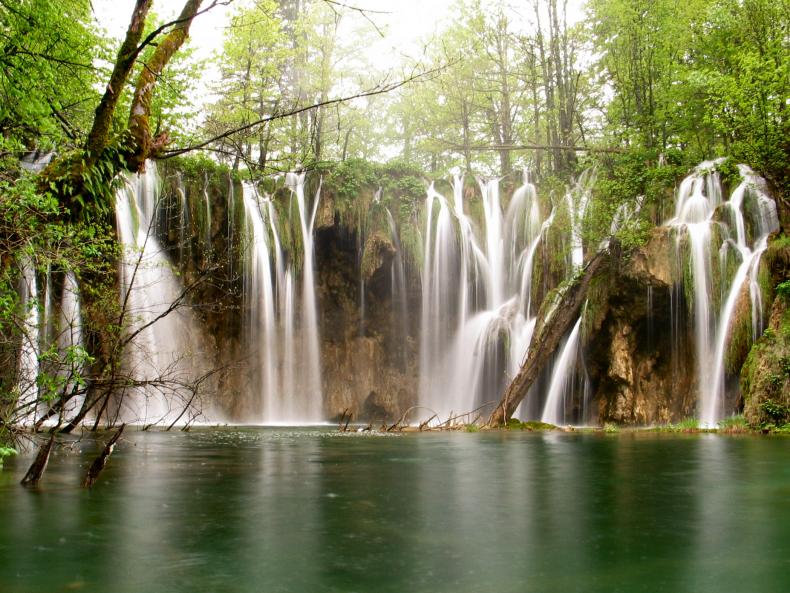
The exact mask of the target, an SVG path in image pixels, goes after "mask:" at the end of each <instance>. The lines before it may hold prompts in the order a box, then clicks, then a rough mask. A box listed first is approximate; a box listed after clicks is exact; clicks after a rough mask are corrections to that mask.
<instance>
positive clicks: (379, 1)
mask: <svg viewBox="0 0 790 593" xmlns="http://www.w3.org/2000/svg"><path fill="white" fill-rule="evenodd" d="M251 1H252V0H233V1H232V2H231V3H230V5H229V6H223V5H219V6H216V7H214V8H212V9H211V11H209V12H208V13H206V14H203V15H201V16H199V17H198V18H197V19H195V21H194V22H193V24H192V28H191V31H190V38H191V39H190V45H191V47H193V48H194V50H195V58H196V59H208V58H210V57H211V56H212V55H213V54H215V53H217V52H218V51H219V49H220V48H221V46H222V37H223V34H224V32H225V29H226V27H227V25H228V22H229V17H230V14H231V13H232V12H233V10H234V9H235V8H237V7H239V6H241V5H246V4H250V3H251ZM502 1H503V2H505V3H506V4H507V5H508V6H510V8H509V9H508V11H509V13H510V14H511V16H512V19H511V20H512V22H514V23H515V24H516V27H518V23H519V22H522V23H523V22H524V16H526V18H527V19H529V15H531V14H532V8H531V7H532V3H531V2H528V1H527V0H502ZM583 1H584V0H569V2H568V13H569V14H568V16H569V19H568V20H569V22H571V23H573V22H576V21H578V20H580V19H581V16H582V11H581V8H580V6H581V5H582V3H583ZM455 2H456V0H338V4H345V5H347V6H353V7H358V8H361V9H365V10H369V11H371V12H369V13H368V16H369V17H370V18H371V19H372V20H373V21H374V22H375V23H376V25H377V27H378V28H379V29H380V30H381V31H383V32H384V33H385V37H384V38H383V39H379V40H378V41H377V42H375V43H370V44H369V45H367V46H365V47H361V48H359V50H360V57H361V58H362V59H363V60H365V61H366V62H367V63H369V64H372V65H375V67H376V68H377V69H379V70H382V71H385V70H399V65H400V64H401V63H402V62H401V60H402V58H403V57H409V58H412V59H414V60H416V61H419V57H420V56H421V55H422V53H423V50H424V47H425V44H426V43H430V38H431V37H432V35H433V34H434V33H437V32H439V31H441V30H442V29H443V28H444V27H446V26H447V25H448V24H450V23H451V22H452V21H453V19H454V16H455V14H454V11H453V5H454V4H455ZM134 3H135V2H134V0H93V1H92V5H93V8H94V11H95V15H96V19H97V21H98V23H99V25H100V26H101V27H102V28H104V29H105V30H106V31H107V33H108V34H109V35H110V36H112V37H115V38H118V39H120V38H121V37H123V34H124V32H125V31H126V27H127V25H128V22H129V17H130V15H131V13H132V8H133V7H134ZM488 3H490V4H491V5H492V6H495V5H498V4H499V3H500V0H484V1H483V4H484V5H486V4H488ZM183 4H184V0H154V3H153V11H154V12H155V13H156V14H157V15H158V16H159V17H160V18H162V19H167V20H171V19H173V18H175V17H176V16H177V15H178V13H179V11H180V10H181V7H182V6H183ZM205 4H206V5H208V4H209V2H208V1H206V2H205ZM338 10H345V13H346V14H347V15H348V16H349V17H351V18H354V19H357V20H358V21H359V22H361V23H362V26H369V27H370V30H371V31H372V32H373V31H375V30H374V28H373V26H372V25H370V24H368V23H366V22H365V21H364V20H361V17H360V16H359V14H358V13H356V12H354V11H349V10H347V9H342V8H338ZM374 11H375V12H374ZM522 11H523V13H524V15H521V14H519V13H521V12H522ZM344 20H348V19H344ZM525 26H528V25H525ZM372 37H373V38H377V35H372ZM395 77H397V74H395ZM217 78H218V71H217V68H216V67H214V66H212V65H211V64H209V65H208V66H207V68H206V70H205V71H204V74H203V79H202V80H201V81H198V83H197V85H196V87H197V88H196V89H195V91H196V92H195V94H194V95H193V97H195V98H196V99H197V103H198V104H199V103H203V102H204V101H206V100H207V97H208V96H210V92H209V91H208V89H209V88H211V87H212V85H213V84H214V83H215V82H216V80H217Z"/></svg>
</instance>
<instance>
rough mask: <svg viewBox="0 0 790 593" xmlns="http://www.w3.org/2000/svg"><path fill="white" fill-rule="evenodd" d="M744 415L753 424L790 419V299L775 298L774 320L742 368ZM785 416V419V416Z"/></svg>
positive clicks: (758, 424)
mask: <svg viewBox="0 0 790 593" xmlns="http://www.w3.org/2000/svg"><path fill="white" fill-rule="evenodd" d="M741 392H742V394H743V399H744V415H745V416H746V418H747V420H748V422H749V424H751V425H752V426H763V425H767V424H774V425H777V424H778V422H779V421H780V420H781V421H783V422H787V421H788V420H790V418H788V417H787V416H786V415H785V414H783V413H780V412H781V411H782V410H787V409H790V299H788V298H786V297H784V296H779V297H777V298H776V300H775V301H774V304H773V307H772V313H771V323H770V326H769V328H768V329H766V330H765V332H764V333H763V335H762V336H761V337H760V339H759V340H757V342H755V344H754V346H752V349H751V350H750V351H749V354H748V356H747V358H746V362H745V364H744V365H743V368H742V369H741ZM782 419H783V420H782Z"/></svg>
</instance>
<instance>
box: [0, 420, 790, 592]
mask: <svg viewBox="0 0 790 593" xmlns="http://www.w3.org/2000/svg"><path fill="white" fill-rule="evenodd" d="M81 446H83V447H84V448H85V449H86V451H85V453H84V454H82V455H77V454H74V455H68V456H64V455H59V456H58V457H57V458H56V459H55V460H53V463H52V465H51V468H50V470H49V472H48V474H47V476H46V478H45V483H44V484H43V485H42V488H41V489H40V490H38V491H27V490H24V489H22V488H21V487H19V486H18V485H17V481H18V479H19V478H21V475H22V474H23V473H24V470H25V464H26V462H27V461H29V460H27V459H19V460H15V461H12V462H11V463H10V464H9V465H8V467H7V468H6V470H5V471H4V472H3V473H1V474H0V501H1V504H0V524H1V525H2V529H0V558H1V559H2V560H1V561H0V591H3V593H18V592H22V591H24V592H26V593H36V592H42V593H43V592H47V593H50V592H53V591H66V590H80V591H96V592H106V591H113V592H119V593H126V592H129V593H131V592H140V591H144V592H146V593H158V592H162V593H165V592H167V593H174V592H176V593H177V592H181V591H183V592H190V593H193V592H196V591H212V592H214V591H218V592H222V591H233V592H242V593H247V592H250V593H252V592H258V591H267V592H269V591H282V592H324V591H326V592H334V591H338V592H340V591H360V592H363V591H376V592H402V591H410V592H412V591H414V592H421V591H425V592H428V591H430V592H444V591H446V592H451V591H452V592H453V593H464V592H472V591H497V592H510V591H512V592H514V593H516V592H517V593H525V592H527V593H529V592H532V591H535V592H538V591H585V592H597V591H601V592H603V591H606V592H607V593H608V592H610V591H628V592H631V591H657V592H661V591H667V592H673V593H675V592H678V591H702V592H704V591H735V590H744V591H746V590H750V591H757V590H759V591H781V590H783V587H784V578H785V576H786V574H787V572H788V570H787V569H788V568H790V567H789V566H788V560H787V559H788V558H790V549H789V547H790V504H789V503H788V500H790V496H788V494H790V474H788V472H787V470H786V462H787V445H786V442H785V441H783V440H772V439H757V438H751V437H747V438H727V437H719V436H714V435H700V436H680V437H678V436H669V437H667V436H665V435H638V434H637V435H632V434H623V435H617V436H607V435H580V434H563V433H548V434H528V433H482V434H471V435H470V434H424V435H408V436H398V437H390V438H376V437H365V436H363V437H356V436H352V435H346V436H340V435H338V434H333V433H332V434H330V433H322V432H317V431H309V430H286V429H277V430H273V429H266V430H261V429H252V428H250V429H233V430H224V431H208V430H203V431H197V432H195V433H190V434H181V433H178V434H162V433H160V434H156V433H153V434H143V433H136V434H135V433H132V434H131V435H130V436H129V438H128V440H127V441H126V442H125V443H123V444H122V446H121V447H120V448H119V450H118V452H117V453H116V455H115V456H114V457H113V458H112V460H111V463H110V465H109V466H108V468H107V470H106V472H105V474H104V475H103V476H102V479H101V481H100V482H99V484H98V485H97V486H96V487H95V488H94V490H92V491H90V492H88V491H83V490H82V489H80V488H79V485H78V484H79V479H80V476H81V475H82V473H83V471H84V469H85V467H86V465H87V463H88V462H89V460H90V458H91V455H93V454H95V450H94V448H93V447H91V446H90V444H88V443H83V444H82V445H81Z"/></svg>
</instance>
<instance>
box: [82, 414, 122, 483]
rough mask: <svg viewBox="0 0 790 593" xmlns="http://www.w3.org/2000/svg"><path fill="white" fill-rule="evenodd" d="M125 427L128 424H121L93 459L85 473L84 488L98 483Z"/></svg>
mask: <svg viewBox="0 0 790 593" xmlns="http://www.w3.org/2000/svg"><path fill="white" fill-rule="evenodd" d="M124 428H126V425H125V424H121V428H119V429H118V432H116V433H115V434H114V435H112V438H111V439H110V440H109V441H107V444H106V445H105V446H104V449H102V452H101V453H100V454H99V456H98V457H97V458H96V459H94V460H93V463H92V464H91V466H90V469H88V473H87V474H86V475H85V481H83V482H82V486H83V488H90V487H91V486H93V485H94V484H95V483H96V480H98V479H99V475H100V474H101V473H102V471H103V470H104V468H105V467H106V466H107V461H108V460H109V458H110V455H112V452H113V449H115V443H117V442H118V439H119V438H121V435H122V434H123V429H124Z"/></svg>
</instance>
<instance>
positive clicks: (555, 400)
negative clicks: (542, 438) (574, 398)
mask: <svg viewBox="0 0 790 593" xmlns="http://www.w3.org/2000/svg"><path fill="white" fill-rule="evenodd" d="M581 324H582V318H581V316H580V317H579V319H578V320H577V321H576V323H575V324H574V326H573V329H572V330H571V333H570V334H568V337H567V339H566V340H565V343H564V344H563V346H562V348H561V349H560V355H559V356H558V357H557V360H556V362H555V363H554V369H553V371H552V373H551V382H550V383H549V392H548V395H547V397H546V404H545V405H544V407H543V414H542V415H541V418H540V419H541V422H548V423H549V424H556V425H561V424H564V423H565V420H566V418H567V414H566V409H565V403H566V401H567V395H568V390H569V387H571V385H572V381H571V379H572V377H573V374H574V372H575V371H576V363H577V360H578V358H579V334H580V328H581Z"/></svg>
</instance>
